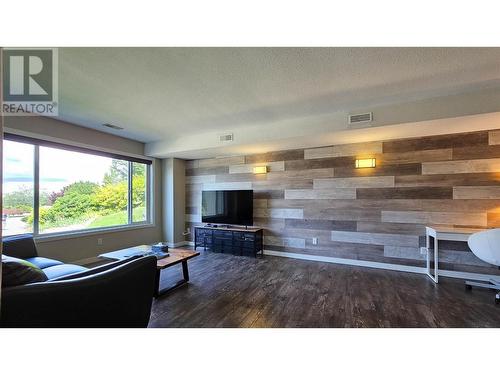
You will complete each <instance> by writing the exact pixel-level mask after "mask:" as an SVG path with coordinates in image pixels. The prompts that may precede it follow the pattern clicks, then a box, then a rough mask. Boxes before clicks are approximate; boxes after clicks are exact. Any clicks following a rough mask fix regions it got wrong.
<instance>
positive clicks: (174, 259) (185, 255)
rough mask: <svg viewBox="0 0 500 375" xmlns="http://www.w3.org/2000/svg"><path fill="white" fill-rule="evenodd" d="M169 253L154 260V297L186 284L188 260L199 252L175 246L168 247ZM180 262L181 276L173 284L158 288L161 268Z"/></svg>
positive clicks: (187, 279) (187, 280)
mask: <svg viewBox="0 0 500 375" xmlns="http://www.w3.org/2000/svg"><path fill="white" fill-rule="evenodd" d="M168 252H169V254H170V256H169V257H166V258H163V259H159V260H158V261H157V262H156V286H155V297H156V298H158V297H160V296H162V295H164V294H165V293H168V292H169V291H171V290H172V289H175V288H178V287H179V286H181V285H184V284H187V283H188V282H189V271H188V263H187V262H188V260H189V259H192V258H194V257H197V256H198V255H200V253H199V252H197V251H194V250H191V249H185V248H176V249H168ZM179 263H181V264H182V276H183V278H182V279H181V280H179V281H177V282H176V283H175V284H174V285H173V286H170V287H167V288H163V289H160V276H161V270H163V269H165V268H168V267H172V266H175V265H176V264H179Z"/></svg>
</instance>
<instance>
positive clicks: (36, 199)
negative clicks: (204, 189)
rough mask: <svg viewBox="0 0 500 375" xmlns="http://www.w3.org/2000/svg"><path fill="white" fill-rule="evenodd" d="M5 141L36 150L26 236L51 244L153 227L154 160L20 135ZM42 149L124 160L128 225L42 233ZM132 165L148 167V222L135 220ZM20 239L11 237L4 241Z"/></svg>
mask: <svg viewBox="0 0 500 375" xmlns="http://www.w3.org/2000/svg"><path fill="white" fill-rule="evenodd" d="M3 140H9V141H13V142H18V143H27V144H31V145H33V147H34V151H33V171H34V175H33V177H34V181H33V189H34V191H33V227H32V230H33V231H32V232H27V234H32V235H33V237H34V238H36V239H37V240H38V241H40V242H44V240H46V241H50V240H51V239H59V238H60V239H63V238H73V237H80V236H84V235H92V234H99V233H109V232H119V231H124V230H131V229H140V228H148V227H153V226H154V225H155V223H154V217H155V215H154V204H153V200H154V196H153V194H154V188H153V187H154V183H153V181H154V165H155V161H154V159H152V158H147V157H144V156H142V155H141V156H140V157H137V156H135V155H133V156H131V155H130V156H129V155H120V154H117V153H114V152H107V151H104V150H102V149H100V150H99V149H95V150H94V149H92V148H87V147H83V146H73V145H68V144H64V143H59V142H52V141H45V140H41V139H37V138H32V137H25V136H21V135H17V134H15V133H4V136H3ZM40 146H43V147H49V148H56V149H61V150H66V151H73V152H79V153H82V154H91V155H99V156H104V157H109V158H112V159H118V160H125V161H127V162H128V172H129V173H128V176H127V179H128V193H127V200H128V202H127V216H128V223H127V224H119V225H111V226H106V227H99V228H88V229H78V230H68V231H61V232H50V233H40V228H39V212H40V204H39V203H40ZM133 163H141V164H144V165H145V167H146V204H145V205H146V220H143V221H136V222H134V221H133V207H132V204H131V202H132V178H133V176H132V173H131V172H132V170H133V167H132V165H133ZM12 236H17V235H9V236H5V237H4V238H8V237H12Z"/></svg>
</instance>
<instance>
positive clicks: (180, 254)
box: [99, 245, 200, 298]
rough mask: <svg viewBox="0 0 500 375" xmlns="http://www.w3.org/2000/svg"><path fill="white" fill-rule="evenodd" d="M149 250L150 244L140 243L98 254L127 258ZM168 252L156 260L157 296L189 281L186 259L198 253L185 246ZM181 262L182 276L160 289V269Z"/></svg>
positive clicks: (114, 257)
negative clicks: (167, 254)
mask: <svg viewBox="0 0 500 375" xmlns="http://www.w3.org/2000/svg"><path fill="white" fill-rule="evenodd" d="M149 250H151V246H149V245H140V246H134V247H130V248H128V249H122V250H117V251H112V252H109V253H105V254H100V255H99V257H100V258H107V259H115V260H116V259H118V260H121V259H127V258H132V257H136V256H141V255H138V254H140V253H141V252H146V251H149ZM168 253H169V254H170V256H168V257H166V258H163V259H159V260H157V261H156V281H155V297H156V298H158V297H160V296H162V295H164V294H165V293H167V292H169V291H171V290H172V289H175V288H178V287H179V286H181V285H184V284H187V283H188V282H189V271H188V264H187V262H188V260H189V259H192V258H194V257H197V256H198V255H200V253H199V252H197V251H194V250H191V249H187V248H182V247H178V248H175V249H168ZM179 263H181V264H182V275H183V278H182V279H181V280H179V281H178V282H176V283H175V284H174V285H173V286H170V287H168V288H163V289H160V277H161V270H163V269H165V268H169V267H172V266H175V265H176V264H179Z"/></svg>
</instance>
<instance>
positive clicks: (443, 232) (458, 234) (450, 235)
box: [425, 225, 487, 284]
mask: <svg viewBox="0 0 500 375" xmlns="http://www.w3.org/2000/svg"><path fill="white" fill-rule="evenodd" d="M486 229H487V228H466V227H451V226H445V225H433V226H432V227H425V246H426V253H427V255H426V260H427V276H429V277H430V278H431V280H432V281H434V282H435V283H436V284H437V283H438V282H439V245H438V241H439V240H447V241H463V242H467V240H468V239H469V236H470V235H471V234H473V233H476V232H481V231H483V230H486ZM431 237H432V238H433V239H434V275H433V274H432V273H431V258H430V251H431V249H430V245H431Z"/></svg>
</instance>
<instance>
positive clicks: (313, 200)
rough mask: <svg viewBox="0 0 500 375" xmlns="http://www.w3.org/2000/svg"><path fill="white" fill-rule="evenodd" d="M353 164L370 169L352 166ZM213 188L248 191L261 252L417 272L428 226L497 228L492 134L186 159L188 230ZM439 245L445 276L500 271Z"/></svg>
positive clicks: (496, 153)
mask: <svg viewBox="0 0 500 375" xmlns="http://www.w3.org/2000/svg"><path fill="white" fill-rule="evenodd" d="M356 157H375V158H376V159H377V166H376V168H371V169H356V168H354V161H355V159H356ZM261 165H267V166H268V170H269V172H268V173H267V174H260V175H259V174H253V173H252V170H253V167H254V166H261ZM217 189H253V190H254V197H255V200H254V222H255V225H256V226H260V227H263V228H265V232H264V235H265V248H266V249H272V250H276V251H287V252H296V253H303V254H313V255H322V256H330V257H340V258H349V259H358V260H367V261H376V262H385V263H393V264H402V265H411V266H424V260H423V258H424V257H423V255H421V254H420V249H419V247H420V246H423V245H424V244H425V241H424V233H425V231H424V228H425V225H426V224H451V225H464V226H500V130H493V131H481V132H472V133H461V134H451V135H439V136H432V137H421V138H411V139H400V140H390V141H381V142H368V143H358V144H349V145H333V146H328V147H320V148H313V149H303V150H288V151H276V152H268V153H264V154H257V155H248V156H236V157H230V158H217V159H203V160H192V161H189V162H187V167H186V226H191V227H193V226H194V225H195V224H197V223H199V222H200V220H201V216H200V215H201V191H202V190H217ZM313 238H317V239H318V243H317V244H316V245H313ZM190 240H192V238H190ZM440 246H441V248H442V249H443V250H442V252H441V259H442V264H440V266H441V267H442V268H444V269H449V270H456V271H465V272H478V273H496V274H500V272H499V271H498V270H497V269H496V268H495V267H492V266H489V265H488V264H486V263H483V262H482V261H480V260H479V259H477V258H476V257H475V256H474V255H473V254H472V252H471V251H470V250H469V249H468V247H467V245H466V244H465V243H460V242H452V241H443V243H442V244H440Z"/></svg>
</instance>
